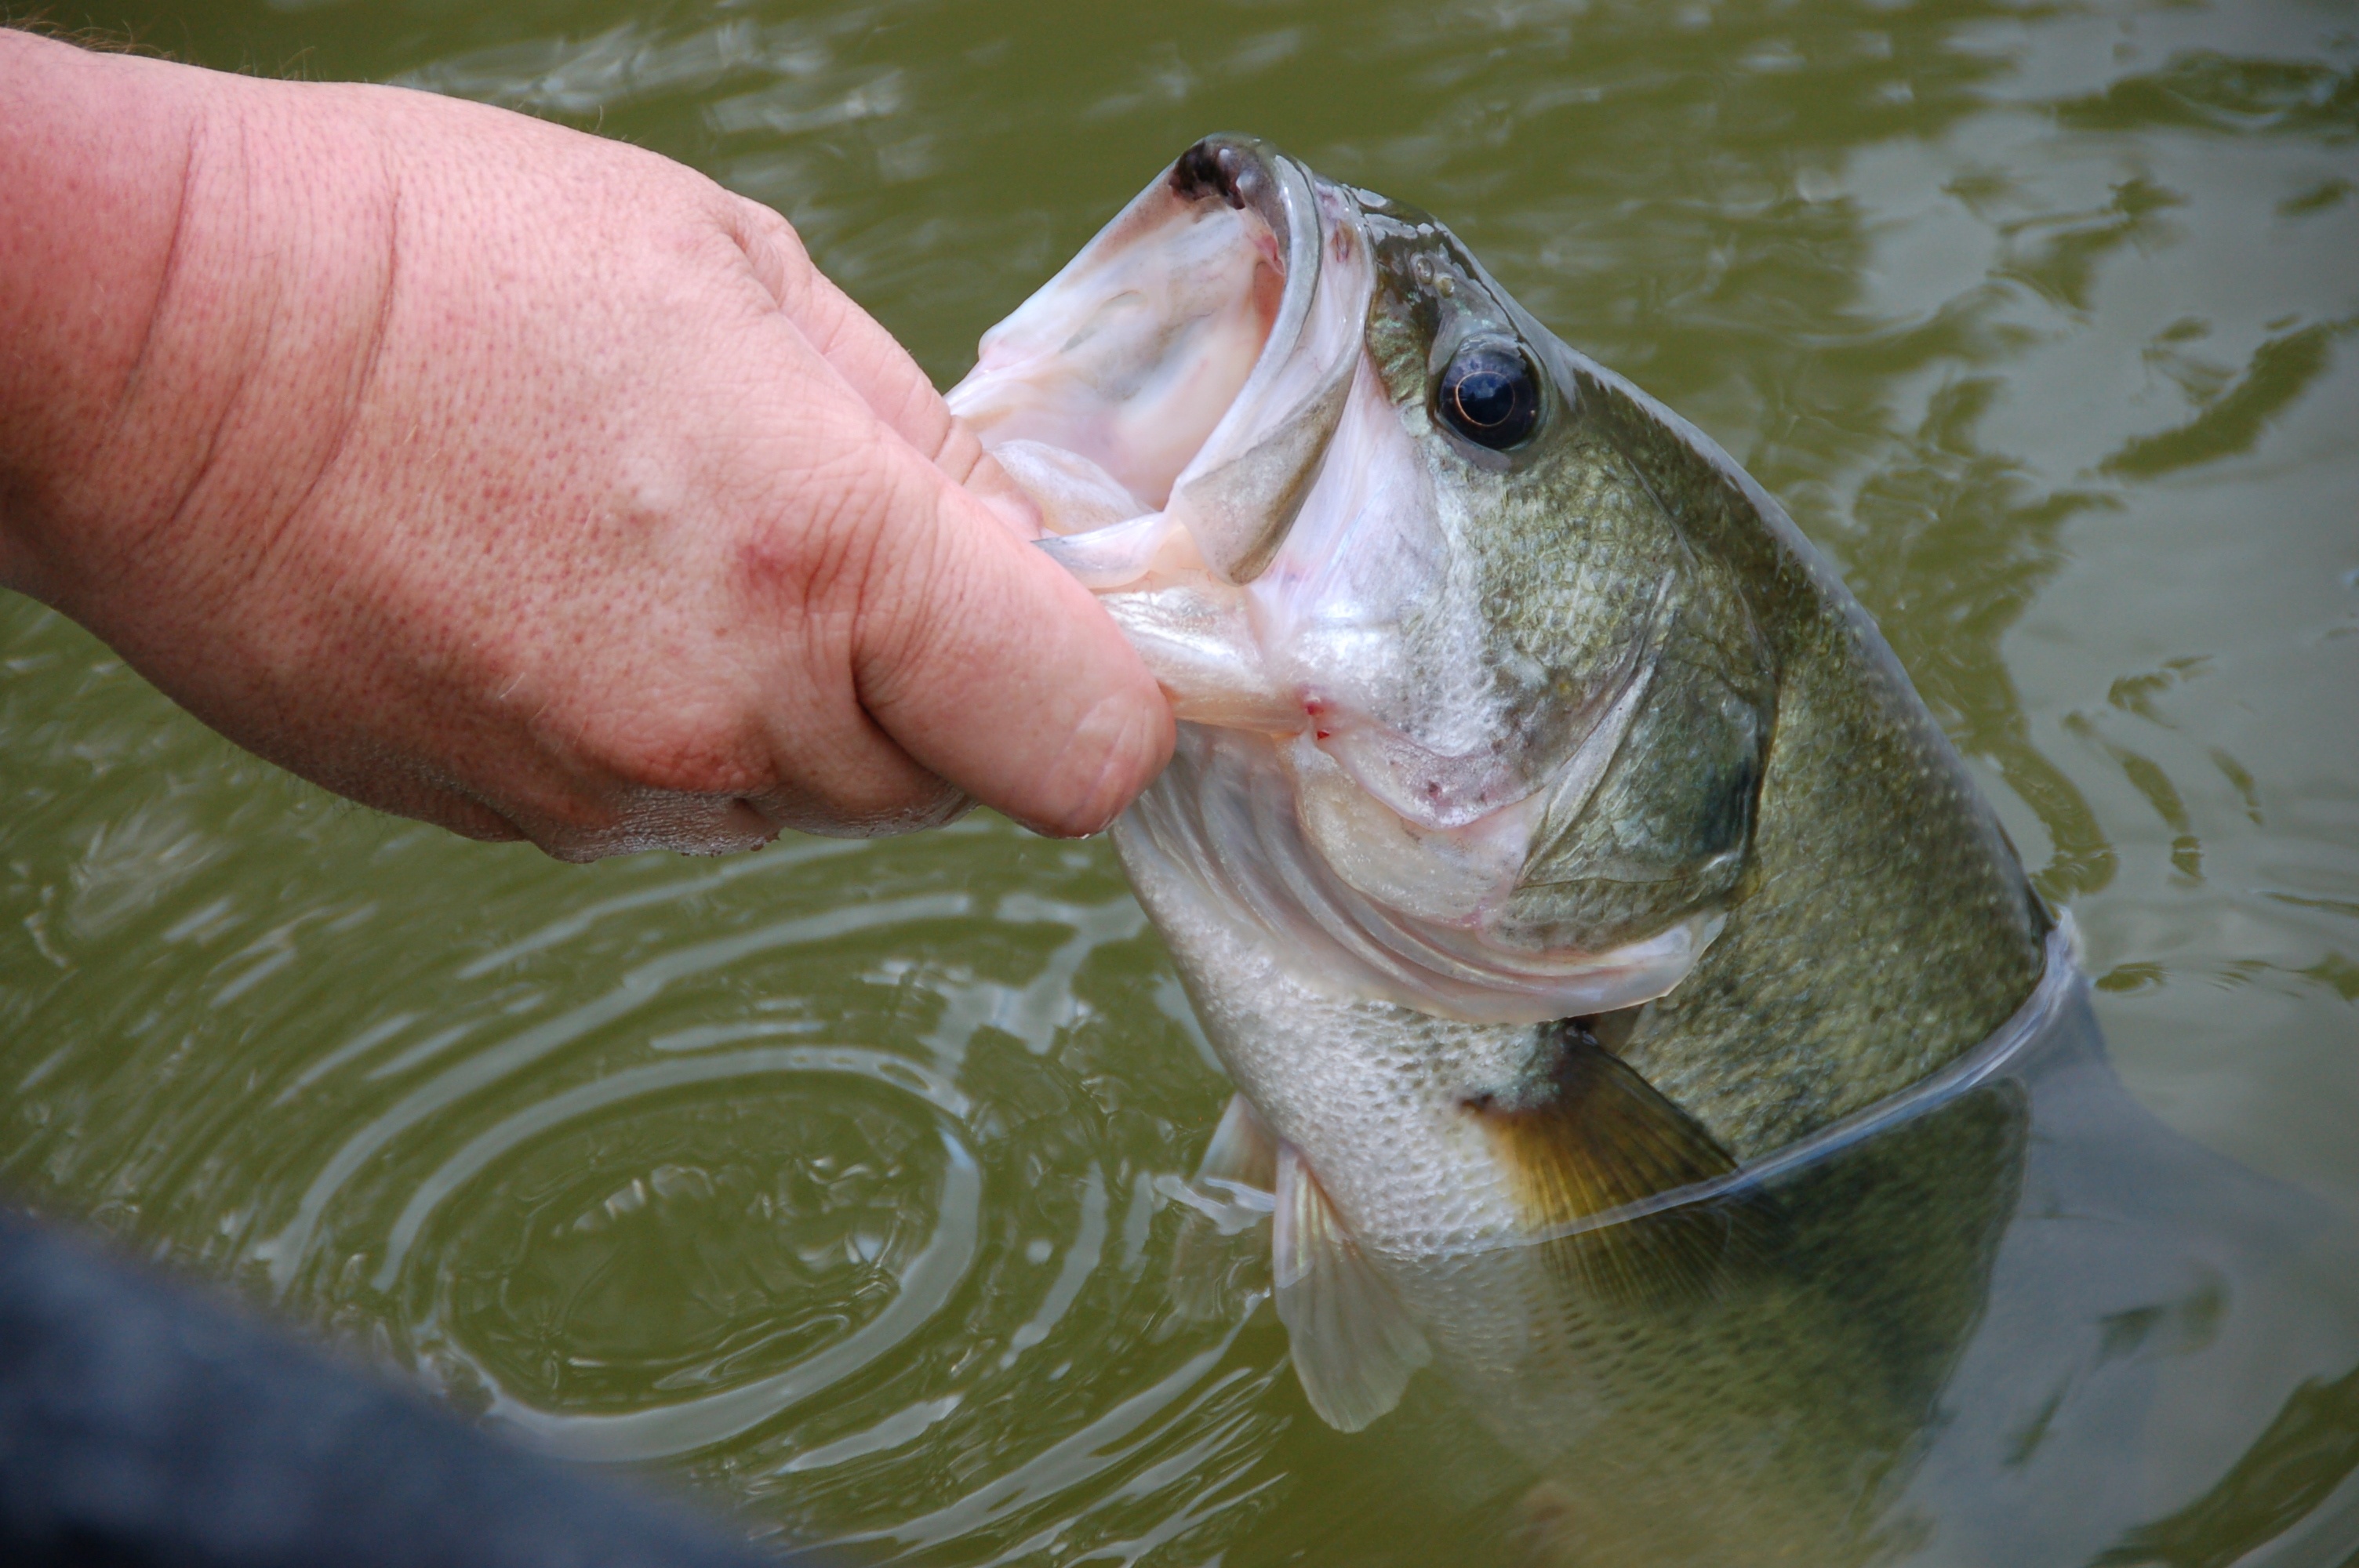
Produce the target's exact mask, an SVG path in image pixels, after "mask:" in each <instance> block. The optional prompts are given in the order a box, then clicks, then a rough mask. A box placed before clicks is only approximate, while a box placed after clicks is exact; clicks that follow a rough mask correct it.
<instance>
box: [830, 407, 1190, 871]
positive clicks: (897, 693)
mask: <svg viewBox="0 0 2359 1568" xmlns="http://www.w3.org/2000/svg"><path fill="white" fill-rule="evenodd" d="M915 457H916V454H915V453H912V454H911V459H912V460H911V461H909V462H908V463H906V464H905V465H904V466H903V469H902V471H901V472H899V473H897V474H896V475H895V476H894V488H896V489H897V490H898V491H899V492H901V494H900V495H899V496H898V497H897V501H898V507H897V513H898V521H897V528H898V530H899V536H898V537H897V541H896V547H894V548H892V549H890V550H888V551H880V552H878V553H877V555H876V557H875V568H874V569H873V570H872V571H871V572H870V573H869V574H868V575H867V577H866V578H865V579H864V581H863V583H862V587H861V593H860V598H859V611H858V615H859V620H858V627H857V630H856V633H855V636H854V643H853V666H852V667H853V673H854V678H855V681H856V683H857V687H858V690H859V693H860V699H861V702H862V705H863V706H864V708H866V710H867V711H868V713H869V714H870V715H872V716H873V717H874V718H875V721H876V722H877V723H878V724H879V725H881V726H882V727H883V728H884V729H885V730H886V732H887V733H888V734H890V735H891V736H892V738H893V739H894V740H895V741H897V742H898V743H899V744H900V746H901V749H902V750H903V751H905V752H908V754H909V755H910V756H911V757H913V758H915V759H916V760H917V761H918V762H920V763H922V764H923V765H924V766H926V767H927V768H929V770H931V771H932V772H933V773H938V774H940V776H941V777H943V778H945V779H949V780H951V782H952V783H955V784H959V785H961V786H962V787H963V788H964V789H966V790H968V791H969V792H971V793H972V794H973V795H975V796H976V797H977V798H978V799H980V800H982V801H984V803H985V804H987V805H990V806H995V807H996V808H997V809H999V810H1001V811H1004V812H1006V814H1007V815H1009V816H1013V817H1015V818H1016V820H1018V821H1020V822H1023V823H1025V824H1026V825H1027V826H1029V827H1035V828H1038V830H1040V831H1042V832H1045V833H1051V834H1058V835H1079V834H1084V833H1093V832H1095V831H1097V830H1098V829H1099V828H1101V827H1104V826H1105V825H1106V824H1107V823H1108V822H1110V821H1112V820H1113V819H1114V816H1115V815H1116V814H1118V813H1119V812H1120V811H1121V810H1122V808H1123V807H1124V806H1126V805H1127V804H1128V803H1129V801H1130V799H1131V797H1132V796H1133V795H1136V794H1137V793H1138V791H1139V790H1141V789H1143V788H1145V787H1146V785H1147V783H1148V782H1149V781H1150V780H1152V779H1153V778H1154V776H1155V775H1156V773H1158V772H1160V771H1161V769H1162V767H1163V764H1164V762H1166V761H1167V760H1169V756H1170V753H1171V742H1172V720H1171V710H1170V707H1169V703H1168V702H1166V701H1165V699H1164V697H1163V694H1162V692H1161V691H1160V690H1159V689H1158V687H1157V686H1156V684H1155V681H1154V678H1153V677H1152V676H1149V675H1148V674H1147V669H1146V666H1145V665H1142V664H1140V663H1139V660H1138V657H1137V655H1136V654H1135V653H1133V652H1132V651H1131V648H1130V645H1129V643H1126V642H1125V641H1124V639H1123V636H1122V633H1120V632H1119V631H1117V630H1116V629H1115V628H1114V622H1112V621H1111V620H1110V619H1109V618H1108V617H1107V616H1106V614H1105V612H1104V611H1103V610H1102V609H1101V608H1100V607H1099V605H1098V603H1097V601H1096V600H1095V599H1094V598H1093V596H1092V595H1091V594H1090V592H1089V590H1088V589H1084V588H1082V586H1081V585H1080V584H1078V583H1076V582H1075V581H1073V579H1071V578H1070V577H1069V576H1067V575H1066V574H1065V573H1064V572H1063V571H1062V570H1060V569H1059V568H1058V567H1057V566H1056V565H1055V564H1054V563H1053V562H1051V561H1050V560H1049V558H1048V557H1045V556H1043V555H1041V554H1040V553H1039V552H1038V550H1037V549H1035V548H1033V547H1032V546H1029V545H1027V544H1025V543H1023V542H1022V541H1020V540H1018V539H1016V538H1015V537H1013V536H1011V535H1009V534H1008V533H1007V532H1006V529H1004V528H1002V527H1001V526H999V525H998V524H996V523H995V522H994V521H993V520H992V519H991V517H990V515H989V514H988V513H987V512H986V510H985V509H984V507H983V506H982V504H981V503H978V502H977V501H976V500H975V498H974V497H973V496H972V495H970V494H968V493H967V492H965V491H964V490H962V488H960V487H959V486H957V485H955V484H953V483H951V482H950V481H949V480H948V479H947V477H945V476H943V475H942V474H941V473H940V470H935V469H933V468H932V467H931V465H929V464H920V463H918V462H916V461H915V460H914V459H915Z"/></svg>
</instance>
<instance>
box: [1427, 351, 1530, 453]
mask: <svg viewBox="0 0 2359 1568" xmlns="http://www.w3.org/2000/svg"><path fill="white" fill-rule="evenodd" d="M1435 401H1436V403H1438V404H1439V405H1440V414H1441V417H1442V418H1443V420H1444V421H1446V422H1447V423H1448V424H1449V426H1450V427H1451V429H1453V430H1455V431H1457V432H1458V433H1459V434H1460V435H1462V436H1463V437H1465V438H1467V439H1468V440H1470V441H1472V442H1473V443H1474V444H1475V445H1477V446H1481V447H1488V448H1490V449H1493V450H1494V451H1503V450H1505V449H1507V448H1509V447H1512V446H1516V445H1517V444H1519V443H1520V442H1522V441H1523V439H1524V438H1526V437H1527V436H1529V435H1530V434H1531V433H1532V427H1534V426H1535V425H1537V424H1538V423H1539V414H1540V398H1539V387H1538V384H1536V383H1535V382H1534V381H1533V379H1532V371H1531V366H1530V365H1529V364H1527V363H1526V362H1525V360H1524V356H1523V352H1522V351H1521V350H1519V349H1517V348H1516V347H1514V346H1513V345H1511V344H1506V343H1495V342H1494V343H1470V344H1468V345H1467V346H1466V347H1464V348H1462V349H1461V350H1459V351H1458V354H1457V357H1456V358H1454V359H1452V360H1451V362H1450V368H1449V369H1448V370H1446V371H1444V372H1443V373H1442V376H1441V389H1440V396H1439V397H1437V398H1436V399H1435Z"/></svg>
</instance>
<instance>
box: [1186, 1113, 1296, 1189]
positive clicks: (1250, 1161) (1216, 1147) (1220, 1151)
mask: <svg viewBox="0 0 2359 1568" xmlns="http://www.w3.org/2000/svg"><path fill="white" fill-rule="evenodd" d="M1196 1181H1197V1183H1198V1184H1200V1185H1216V1186H1223V1187H1227V1188H1230V1189H1232V1190H1233V1191H1234V1190H1242V1191H1245V1192H1262V1193H1267V1192H1275V1191H1276V1190H1277V1134H1276V1133H1275V1132H1272V1131H1271V1130H1269V1123H1267V1122H1266V1121H1264V1120H1263V1119H1261V1112H1259V1111H1257V1110H1256V1109H1254V1108H1253V1101H1251V1100H1249V1099H1247V1098H1245V1096H1243V1095H1231V1096H1230V1097H1229V1104H1228V1108H1227V1109H1225V1110H1223V1111H1222V1112H1221V1124H1220V1125H1219V1126H1218V1127H1215V1128H1214V1129H1212V1141H1211V1142H1210V1143H1207V1144H1205V1145H1204V1158H1203V1159H1202V1160H1201V1162H1199V1163H1198V1164H1197V1166H1196Z"/></svg>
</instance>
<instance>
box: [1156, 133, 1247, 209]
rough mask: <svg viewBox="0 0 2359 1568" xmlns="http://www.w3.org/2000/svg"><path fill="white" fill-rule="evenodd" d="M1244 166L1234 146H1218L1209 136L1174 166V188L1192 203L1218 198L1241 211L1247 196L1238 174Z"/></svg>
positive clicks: (1181, 155)
mask: <svg viewBox="0 0 2359 1568" xmlns="http://www.w3.org/2000/svg"><path fill="white" fill-rule="evenodd" d="M1244 166H1245V159H1244V157H1243V156H1242V155H1241V154H1240V153H1239V152H1238V151H1237V149H1236V148H1235V147H1233V146H1217V145H1215V144H1214V142H1213V141H1212V138H1211V137H1209V136H1208V137H1206V138H1205V139H1204V140H1202V141H1201V142H1198V143H1197V144H1196V145H1195V146H1192V147H1190V148H1189V149H1188V150H1187V151H1186V152H1184V153H1181V154H1180V159H1179V161H1178V162H1177V163H1174V164H1173V165H1172V166H1171V189H1172V190H1173V191H1175V192H1176V193H1178V194H1179V195H1180V197H1182V198H1183V199H1185V200H1190V201H1193V200H1197V199H1199V198H1200V197H1205V196H1218V197H1219V198H1220V199H1221V200H1223V201H1225V202H1227V203H1228V204H1229V205H1230V206H1232V207H1238V208H1242V207H1243V206H1245V191H1244V189H1242V187H1241V184H1240V181H1239V174H1240V172H1241V170H1242V169H1243V168H1244Z"/></svg>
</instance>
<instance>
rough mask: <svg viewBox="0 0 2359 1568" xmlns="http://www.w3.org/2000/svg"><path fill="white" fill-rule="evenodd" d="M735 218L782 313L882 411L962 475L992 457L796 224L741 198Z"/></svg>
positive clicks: (939, 462)
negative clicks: (826, 269) (824, 265)
mask: <svg viewBox="0 0 2359 1568" xmlns="http://www.w3.org/2000/svg"><path fill="white" fill-rule="evenodd" d="M730 219H731V224H732V232H734V234H735V235H736V237H737V242H738V243H739V244H740V245H741V246H742V247H744V249H745V253H746V256H747V259H748V261H749V262H750V263H751V264H752V265H753V267H754V271H755V274H756V276H758V277H759V278H761V280H762V283H763V286H764V287H766V288H767V289H768V290H769V291H770V294H771V296H772V297H774V298H776V299H777V302H778V309H779V310H780V312H781V313H783V314H784V315H785V316H786V318H787V319H788V320H789V321H791V322H792V323H793V324H794V327H795V330H797V331H799V332H800V333H801V334H802V336H803V340H804V341H806V342H808V343H810V346H811V347H812V349H813V350H815V351H817V352H818V353H819V355H820V357H821V358H822V359H824V360H826V361H827V362H828V364H829V365H830V366H831V367H832V369H833V370H834V371H835V373H837V374H838V375H840V376H842V377H843V379H844V381H845V382H846V383H847V384H849V385H850V386H851V387H852V389H853V392H855V393H856V394H858V395H859V396H860V399H861V401H862V402H864V403H865V404H866V405H867V406H868V407H869V409H870V411H871V412H873V413H874V414H875V416H876V417H878V418H879V419H881V420H883V421H884V422H885V424H886V427H888V428H890V429H891V430H892V431H893V432H894V433H895V434H896V435H897V436H899V437H900V438H902V439H903V440H904V441H907V442H908V443H909V445H910V446H912V447H915V448H916V449H918V450H919V451H920V452H923V453H924V454H925V455H926V456H927V457H928V458H929V459H930V460H932V461H933V462H934V463H935V465H936V466H937V467H939V468H940V469H941V470H942V471H943V472H945V473H947V474H949V475H950V477H951V479H952V480H953V481H957V482H960V483H965V482H966V481H968V480H969V479H970V478H972V477H973V475H974V473H975V470H976V469H977V467H978V465H979V464H983V463H987V462H988V461H989V460H988V459H987V458H985V457H984V451H983V446H982V443H981V442H979V441H977V440H976V439H975V438H974V435H973V432H971V431H969V430H968V429H967V428H966V427H964V426H963V425H961V424H960V423H959V422H958V421H957V420H955V419H953V418H952V417H951V411H950V409H949V407H948V406H945V405H944V404H943V402H942V397H941V394H940V393H939V392H937V391H936V390H935V389H934V384H933V383H932V382H931V381H930V380H929V379H928V378H927V375H926V373H925V372H924V371H923V370H921V369H920V368H919V365H918V362H917V361H916V360H914V359H912V358H911V357H910V356H909V351H908V350H907V349H905V348H903V347H902V346H901V344H900V342H899V341H898V340H897V339H896V338H895V337H894V336H893V334H892V333H890V332H888V331H886V330H885V329H884V327H883V326H882V325H880V324H879V323H878V322H877V320H876V319H875V317H873V316H871V315H869V314H868V312H867V311H865V310H863V309H862V308H860V307H859V306H858V305H856V304H854V303H853V299H852V297H851V296H850V295H847V294H845V293H844V292H843V290H842V289H841V288H838V287H836V286H835V284H834V283H833V282H832V281H831V280H830V279H829V278H828V276H827V275H826V274H824V273H822V272H821V271H820V270H819V268H818V267H817V266H816V265H813V264H812V262H811V259H810V254H809V253H808V252H806V251H805V250H804V249H803V245H802V241H801V239H800V238H799V236H798V235H797V234H796V233H795V231H794V228H793V226H792V225H790V224H789V223H788V222H787V221H786V220H785V219H784V218H781V217H779V216H778V215H777V213H776V212H773V211H770V210H769V209H768V208H766V207H764V206H761V205H760V204H758V203H756V202H752V201H746V200H734V206H733V208H732V210H731V213H730Z"/></svg>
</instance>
